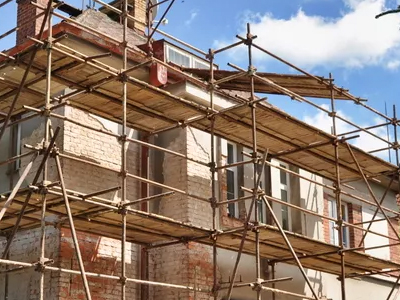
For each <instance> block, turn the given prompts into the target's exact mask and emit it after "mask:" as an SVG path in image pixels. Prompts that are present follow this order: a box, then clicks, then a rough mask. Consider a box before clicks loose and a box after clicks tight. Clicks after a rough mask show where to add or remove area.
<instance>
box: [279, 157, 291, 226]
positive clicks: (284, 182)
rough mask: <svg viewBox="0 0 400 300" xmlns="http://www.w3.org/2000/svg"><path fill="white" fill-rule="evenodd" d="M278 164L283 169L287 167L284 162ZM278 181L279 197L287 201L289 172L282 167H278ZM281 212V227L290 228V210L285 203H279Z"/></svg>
mask: <svg viewBox="0 0 400 300" xmlns="http://www.w3.org/2000/svg"><path fill="white" fill-rule="evenodd" d="M279 166H280V167H281V168H283V169H287V166H286V165H284V164H282V163H281V164H279ZM279 175H280V176H279V177H280V178H279V179H280V180H279V181H280V198H281V200H282V201H283V202H289V189H288V183H289V174H288V173H287V172H285V171H284V170H282V169H279ZM281 214H282V228H283V229H284V230H290V218H289V215H290V210H289V207H288V206H286V205H281Z"/></svg>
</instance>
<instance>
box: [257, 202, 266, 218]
mask: <svg viewBox="0 0 400 300" xmlns="http://www.w3.org/2000/svg"><path fill="white" fill-rule="evenodd" d="M258 221H259V222H261V223H265V220H264V202H263V201H262V200H258Z"/></svg>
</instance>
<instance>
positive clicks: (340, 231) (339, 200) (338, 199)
mask: <svg viewBox="0 0 400 300" xmlns="http://www.w3.org/2000/svg"><path fill="white" fill-rule="evenodd" d="M329 79H330V91H331V92H330V93H331V109H332V111H331V113H330V116H331V118H332V135H334V136H335V141H334V148H335V170H336V181H335V183H334V186H335V188H336V189H335V199H336V214H337V221H336V224H337V230H338V236H339V247H340V249H341V250H343V249H344V243H343V230H344V227H343V211H342V196H341V191H340V167H339V141H338V136H337V127H336V110H335V94H334V89H333V78H332V74H329ZM339 255H340V267H341V268H340V272H341V275H340V286H341V294H342V300H346V283H345V280H346V276H345V275H346V272H345V271H346V269H345V260H344V251H339Z"/></svg>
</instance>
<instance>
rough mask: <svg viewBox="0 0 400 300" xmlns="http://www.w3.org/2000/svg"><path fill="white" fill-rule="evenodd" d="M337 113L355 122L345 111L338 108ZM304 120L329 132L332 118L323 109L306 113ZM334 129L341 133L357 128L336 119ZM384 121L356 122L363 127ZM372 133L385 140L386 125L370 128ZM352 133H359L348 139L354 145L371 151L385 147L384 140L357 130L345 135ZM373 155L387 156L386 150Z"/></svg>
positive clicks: (385, 157) (326, 107)
mask: <svg viewBox="0 0 400 300" xmlns="http://www.w3.org/2000/svg"><path fill="white" fill-rule="evenodd" d="M321 107H323V108H325V109H329V107H328V106H327V105H322V106H321ZM337 115H338V116H340V117H342V118H344V119H346V120H348V121H350V122H352V123H356V122H354V120H352V118H351V117H349V116H348V115H346V114H345V113H343V111H341V110H338V111H337ZM303 120H304V122H306V123H308V124H310V125H313V126H314V127H317V128H319V129H321V130H323V131H325V132H328V133H331V128H332V118H331V117H329V116H328V115H327V114H326V113H325V112H323V111H319V112H318V113H317V114H315V115H306V116H304V117H303ZM336 121H337V122H336V130H337V134H341V133H346V132H350V131H353V130H357V128H356V127H353V126H351V125H350V124H348V123H346V122H344V121H342V120H339V119H337V120H336ZM382 123H384V121H382V120H381V119H379V118H375V119H373V120H372V122H371V123H370V124H357V125H358V126H360V127H362V128H365V127H368V126H373V125H377V124H382ZM370 131H371V132H372V133H374V134H375V135H377V136H379V137H381V138H383V139H385V140H387V131H386V127H378V128H375V129H371V130H370ZM354 135H360V137H358V138H355V139H352V140H349V143H351V144H353V145H354V146H356V147H358V148H360V149H362V150H364V151H367V152H368V151H371V150H377V149H382V148H385V147H387V146H388V145H387V143H385V142H384V141H382V140H380V139H378V138H376V137H374V136H372V135H370V134H368V133H365V132H358V133H353V134H349V135H347V137H350V136H354ZM390 137H391V135H390V136H389V138H390ZM375 155H377V156H379V157H381V158H384V159H387V158H388V151H381V152H376V153H375Z"/></svg>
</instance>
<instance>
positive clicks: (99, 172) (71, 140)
mask: <svg viewBox="0 0 400 300" xmlns="http://www.w3.org/2000/svg"><path fill="white" fill-rule="evenodd" d="M57 113H59V114H64V115H66V116H67V117H68V118H71V119H74V120H75V121H79V122H81V123H84V124H87V125H90V126H92V127H95V128H98V129H102V130H103V131H113V132H118V130H119V129H118V126H117V125H116V124H114V123H111V122H106V121H104V120H101V119H100V118H97V117H95V116H93V115H90V114H88V113H86V112H83V111H81V110H78V109H75V108H71V107H65V108H62V109H58V110H57ZM53 125H54V127H55V126H57V125H60V126H61V127H62V130H61V132H60V135H59V138H58V139H57V146H58V147H59V148H60V149H61V150H62V151H63V152H65V153H67V154H68V155H70V156H74V157H78V158H80V159H85V160H89V161H91V162H96V163H98V164H100V165H102V166H106V167H108V168H111V169H114V170H116V171H118V172H119V170H120V161H121V149H120V144H119V141H118V140H117V139H116V138H112V137H110V136H109V135H106V134H104V133H101V132H94V131H91V130H88V129H83V128H82V127H80V126H77V125H74V124H71V123H69V122H59V121H53ZM130 133H131V134H133V133H132V132H130ZM43 134H44V126H43V123H42V124H41V126H40V127H39V128H37V129H36V130H34V131H33V133H32V135H31V136H29V137H27V138H25V139H24V140H22V144H25V143H27V144H31V145H36V143H38V142H40V141H41V140H42V138H43ZM24 151H26V150H24ZM138 151H139V147H138V146H137V145H136V144H130V145H129V146H128V164H127V166H128V171H129V172H131V173H133V174H138V158H139V153H138ZM40 160H41V157H39V159H38V160H37V162H35V164H34V166H33V168H32V171H31V172H30V174H29V176H28V178H27V182H31V180H32V178H33V176H34V174H35V172H36V170H37V167H38V164H39V162H40ZM28 161H29V158H24V159H23V160H22V162H21V170H23V169H24V167H25V166H26V164H27V163H28ZM61 164H62V169H63V173H64V179H65V184H66V188H67V189H71V190H75V191H78V192H82V193H91V192H95V191H100V190H103V189H105V188H109V187H114V186H119V185H120V182H121V179H120V177H119V176H118V173H117V172H113V171H107V170H104V169H101V168H99V167H94V166H87V165H86V166H83V164H82V163H78V162H75V161H71V160H68V159H62V160H61ZM49 180H51V181H55V180H58V174H57V172H56V168H55V165H54V162H53V161H52V160H50V163H49ZM138 191H139V183H138V182H137V181H135V180H131V179H129V180H128V195H127V196H128V199H129V200H134V199H137V198H138ZM102 197H104V198H108V199H111V200H115V201H119V199H120V195H119V193H108V194H104V195H102ZM52 219H53V220H54V221H55V222H56V223H57V222H59V220H58V219H57V217H53V218H52ZM63 224H64V223H63ZM50 228H52V227H50ZM51 234H52V235H51ZM60 234H61V236H60ZM48 235H49V237H48V238H47V240H48V242H47V240H46V251H47V252H49V254H46V257H50V258H54V259H55V264H54V265H55V266H60V267H63V268H68V269H70V268H72V269H74V270H79V267H78V264H77V260H76V257H75V250H74V247H73V245H72V238H71V235H70V230H69V229H64V228H63V229H61V232H60V231H58V230H55V229H54V228H53V231H49V233H48ZM39 238H40V230H39V229H32V230H27V231H21V232H20V233H19V235H18V237H17V239H16V240H15V241H14V242H13V246H12V247H13V248H12V249H11V252H10V253H11V254H12V257H10V258H11V259H13V258H15V260H22V261H29V262H36V261H38V257H39V256H38V255H39V254H38V253H39V246H38V243H39V242H38V241H39ZM78 238H79V242H80V248H81V252H82V256H83V259H84V261H85V267H86V270H87V271H90V272H97V273H105V274H110V275H116V276H120V260H121V252H120V251H121V249H120V248H121V245H120V242H119V241H118V240H114V239H109V238H105V237H101V236H97V235H92V234H86V233H78ZM3 247H4V241H3V242H2V244H1V245H0V250H1V249H2V248H3ZM138 247H139V246H138V245H136V244H131V243H127V276H128V277H133V278H138V260H139V259H138V249H139V248H138ZM26 253H28V255H26ZM23 276H24V277H23V278H24V279H25V280H24V284H23V285H22V288H18V285H17V284H16V283H15V282H16V281H17V280H20V279H18V277H15V276H13V277H10V279H9V284H8V289H9V295H10V297H9V298H8V299H37V296H38V293H39V281H38V280H39V275H38V273H37V272H35V271H33V270H30V271H26V272H25V271H24V272H23ZM46 276H48V277H49V276H50V277H49V278H51V280H52V281H51V284H49V283H46V284H45V287H46V291H47V289H48V290H49V292H46V293H47V295H48V297H45V299H63V300H66V299H71V300H72V299H81V298H82V299H84V291H83V286H82V280H81V278H80V276H79V275H78V276H75V275H69V274H65V273H63V274H60V273H58V272H57V273H46ZM20 278H21V277H20ZM0 280H3V282H2V283H3V285H0V286H1V289H2V290H1V291H0V293H2V292H3V291H4V288H2V287H3V286H4V279H0ZM46 280H50V279H46ZM89 283H90V289H91V292H92V298H93V299H98V300H103V299H107V300H111V299H120V290H121V289H120V284H119V283H118V281H116V280H106V279H98V278H89ZM138 290H139V289H138V286H137V285H134V284H132V283H128V284H127V296H128V297H129V299H137V296H138V293H139V292H138ZM31 295H32V296H31ZM50 295H51V296H50Z"/></svg>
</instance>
